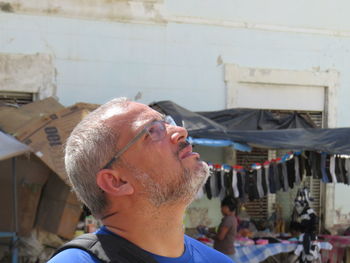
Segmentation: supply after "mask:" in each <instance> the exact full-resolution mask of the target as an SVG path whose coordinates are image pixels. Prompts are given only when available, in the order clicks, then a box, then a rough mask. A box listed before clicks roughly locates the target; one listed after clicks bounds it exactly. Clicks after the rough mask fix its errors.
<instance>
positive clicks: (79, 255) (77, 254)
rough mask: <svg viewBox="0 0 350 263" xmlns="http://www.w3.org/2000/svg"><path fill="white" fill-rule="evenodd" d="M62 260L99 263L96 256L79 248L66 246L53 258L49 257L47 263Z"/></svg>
mask: <svg viewBox="0 0 350 263" xmlns="http://www.w3.org/2000/svg"><path fill="white" fill-rule="evenodd" d="M63 262H77V263H83V262H84V263H99V262H101V261H99V260H98V259H97V258H95V257H94V256H92V255H90V254H89V253H88V252H86V251H84V250H82V249H79V248H68V249H65V250H63V251H61V252H60V253H58V254H57V255H55V256H54V257H53V258H51V259H50V260H49V261H48V263H63Z"/></svg>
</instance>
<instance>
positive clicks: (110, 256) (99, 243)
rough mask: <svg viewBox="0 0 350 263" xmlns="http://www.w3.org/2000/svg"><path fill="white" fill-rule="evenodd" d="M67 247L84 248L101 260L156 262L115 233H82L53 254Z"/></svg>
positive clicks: (135, 262)
mask: <svg viewBox="0 0 350 263" xmlns="http://www.w3.org/2000/svg"><path fill="white" fill-rule="evenodd" d="M69 248H78V249H81V250H84V251H86V252H88V253H89V254H90V255H92V256H94V257H96V258H98V259H99V260H101V261H102V262H111V263H157V261H156V260H155V259H154V258H153V257H152V256H151V255H149V254H148V253H147V252H145V251H144V250H142V249H141V248H139V247H138V246H136V245H134V244H133V243H131V242H129V241H128V240H126V239H124V238H122V237H120V236H117V235H106V234H92V233H91V234H84V235H81V236H79V237H77V238H75V239H73V240H71V241H69V242H68V243H66V244H64V245H63V246H61V247H60V248H58V249H57V250H56V252H55V253H54V255H53V256H55V255H57V254H58V253H60V252H61V251H63V250H66V249H69Z"/></svg>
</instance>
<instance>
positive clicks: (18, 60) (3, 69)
mask: <svg viewBox="0 0 350 263" xmlns="http://www.w3.org/2000/svg"><path fill="white" fill-rule="evenodd" d="M55 81H56V71H55V68H54V66H53V63H52V58H51V57H50V56H49V55H43V54H35V55H22V54H5V53H0V87H1V88H0V89H1V90H5V91H19V92H21V91H26V92H31V93H36V94H38V99H42V98H46V97H49V96H54V95H56V85H55Z"/></svg>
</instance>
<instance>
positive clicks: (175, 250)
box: [102, 206, 185, 257]
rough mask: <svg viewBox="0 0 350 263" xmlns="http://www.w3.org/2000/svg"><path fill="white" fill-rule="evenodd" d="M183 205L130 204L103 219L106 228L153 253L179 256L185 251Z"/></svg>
mask: <svg viewBox="0 0 350 263" xmlns="http://www.w3.org/2000/svg"><path fill="white" fill-rule="evenodd" d="M184 210H185V208H184V207H180V208H179V207H159V208H155V207H150V206H143V207H133V209H129V210H124V211H120V212H118V213H116V214H113V215H111V216H110V217H108V218H106V219H104V220H102V221H103V223H104V224H105V225H106V226H107V228H108V229H109V230H110V231H112V232H114V233H116V234H118V235H120V236H122V237H124V238H126V239H127V240H129V241H130V242H132V243H134V244H135V245H137V246H139V247H141V248H142V249H144V250H146V251H148V252H151V253H153V254H157V255H161V256H166V257H179V256H181V255H182V253H183V251H184V229H183V214H184Z"/></svg>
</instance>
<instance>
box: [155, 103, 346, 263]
mask: <svg viewBox="0 0 350 263" xmlns="http://www.w3.org/2000/svg"><path fill="white" fill-rule="evenodd" d="M151 107H153V108H154V109H156V110H158V111H159V112H161V113H163V114H166V115H171V116H173V117H174V119H175V121H176V122H177V124H178V125H182V126H184V127H185V128H186V129H187V130H188V132H189V136H190V138H189V140H190V142H191V143H193V144H199V145H205V146H230V147H233V148H234V149H236V150H238V151H250V150H251V149H252V148H253V147H259V148H265V149H286V150H288V151H289V152H288V153H287V154H284V155H281V156H276V158H275V159H266V160H263V161H260V162H259V163H250V164H249V165H247V164H246V165H245V166H240V165H227V164H223V163H222V164H217V163H214V164H211V163H209V166H210V169H211V173H212V176H211V177H210V178H209V179H208V181H207V182H206V184H205V187H204V188H203V191H201V192H200V195H199V196H198V197H199V198H201V197H203V196H206V198H207V199H209V200H210V199H212V198H219V199H221V200H222V199H223V197H225V196H227V195H231V196H234V197H235V198H237V199H239V200H241V201H242V202H245V201H246V200H248V201H254V200H259V199H263V198H266V197H267V196H270V195H271V194H276V193H279V192H285V193H287V192H291V193H294V192H292V190H293V191H297V190H298V189H299V188H301V187H303V186H304V184H303V182H304V181H305V179H308V178H312V179H313V180H319V181H320V182H322V183H323V184H329V183H332V184H333V183H342V184H346V185H349V184H350V158H348V156H345V155H349V154H350V141H349V139H348V138H349V137H350V128H333V129H321V128H315V126H314V125H313V123H312V122H311V121H310V120H309V119H308V118H307V116H303V115H302V114H298V113H292V114H286V115H284V116H279V117H278V118H276V117H275V116H274V115H273V114H271V113H270V112H269V111H266V110H265V111H264V110H252V109H228V110H223V111H216V112H198V113H196V112H191V111H189V110H187V109H185V108H183V107H181V106H179V105H177V104H175V103H173V102H171V101H161V102H156V103H153V104H152V105H151ZM303 180H304V181H303ZM294 198H295V197H294ZM275 215H276V214H275ZM290 217H292V215H290ZM278 221H279V220H278V213H277V218H275V223H274V224H275V225H274V226H273V229H271V227H270V230H274V231H277V232H279V233H278V234H285V233H284V232H285V230H286V228H287V230H288V227H285V225H284V222H281V220H280V221H279V222H278ZM277 222H278V223H277ZM320 244H323V245H322V246H321V248H322V249H323V250H326V249H329V248H330V243H329V242H323V243H320ZM295 248H296V245H295V244H292V243H283V242H279V243H278V244H277V245H276V244H271V243H268V244H264V245H257V244H256V243H254V241H253V244H251V246H242V247H241V248H240V247H239V246H238V247H237V249H236V251H237V252H236V255H235V257H236V258H235V259H236V261H237V262H241V261H240V260H241V259H242V258H244V255H247V253H248V254H250V256H252V255H256V258H257V259H259V260H263V259H265V258H266V257H268V255H270V256H271V255H275V254H277V253H281V252H287V251H293V250H295ZM285 250H286V251H285ZM244 251H245V252H244ZM265 256H266V257H265ZM240 258H241V259H240ZM242 262H245V261H244V260H243V261H242ZM249 262H251V261H249Z"/></svg>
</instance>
